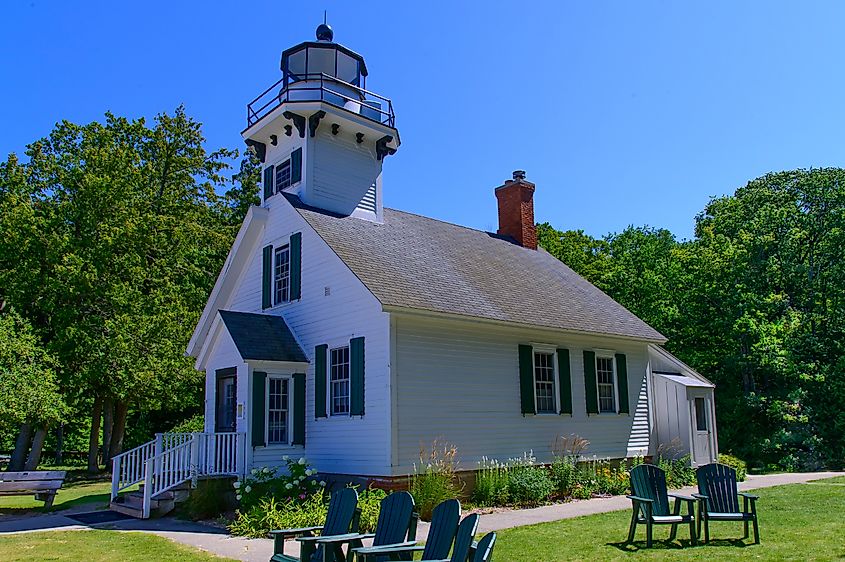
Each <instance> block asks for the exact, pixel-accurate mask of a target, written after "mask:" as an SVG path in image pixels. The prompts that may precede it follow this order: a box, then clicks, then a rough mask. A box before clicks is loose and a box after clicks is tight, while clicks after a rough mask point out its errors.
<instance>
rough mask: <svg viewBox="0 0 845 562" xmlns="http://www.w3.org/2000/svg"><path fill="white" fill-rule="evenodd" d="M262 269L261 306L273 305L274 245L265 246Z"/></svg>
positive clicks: (268, 306)
mask: <svg viewBox="0 0 845 562" xmlns="http://www.w3.org/2000/svg"><path fill="white" fill-rule="evenodd" d="M262 254H263V256H262V262H263V263H262V270H261V308H262V309H264V308H270V307H271V306H273V301H272V296H273V246H264V250H262Z"/></svg>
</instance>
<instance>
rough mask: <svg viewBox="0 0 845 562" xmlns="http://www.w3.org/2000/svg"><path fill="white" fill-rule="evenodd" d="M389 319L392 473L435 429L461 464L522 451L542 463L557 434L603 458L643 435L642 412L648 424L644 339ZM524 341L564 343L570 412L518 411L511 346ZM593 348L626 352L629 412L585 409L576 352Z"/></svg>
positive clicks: (402, 468) (405, 468)
mask: <svg viewBox="0 0 845 562" xmlns="http://www.w3.org/2000/svg"><path fill="white" fill-rule="evenodd" d="M394 323H395V326H396V327H395V333H396V336H395V337H396V342H395V360H394V373H395V375H394V376H395V381H394V384H395V385H396V412H397V414H396V415H397V430H396V433H397V436H396V443H397V444H396V449H397V450H396V457H397V458H396V460H395V461H396V464H395V466H394V474H403V473H408V472H410V471H412V470H413V466H412V465H413V463H414V462H415V461H417V462H418V455H419V449H420V446H421V445H423V446H424V445H426V444H429V443H431V442H432V441H433V440H434V439H437V438H440V439H445V440H446V441H448V442H449V443H451V444H453V445H455V446H456V447H457V448H458V456H459V458H460V460H461V463H462V467H463V468H467V469H469V468H475V467H476V463H477V462H478V461H479V460H481V458H482V457H484V456H487V457H490V458H496V459H501V460H504V459H507V458H511V457H516V456H520V455H521V454H522V453H523V452H526V451H531V450H533V452H534V453H535V455H536V456H537V458H538V459H539V460H540V461H543V462H548V461H550V460H551V451H552V446H553V443H554V441H555V438H556V437H558V436H564V437H566V436H570V435H578V436H580V437H582V438H584V439H587V440H588V441H589V442H590V445H589V447H588V448H587V450H586V451H585V452H584V454H585V455H587V456H593V455H595V456H598V457H612V458H621V457H626V456H628V455H629V443H631V442H632V441H633V442H634V443H635V444H636V445H637V447H641V446H643V444H642V440H643V439H647V438H648V431H645V432H643V431H642V426H641V424H642V423H643V422H642V417H643V416H644V417H645V423H646V424H647V423H648V421H647V418H648V405H647V404H646V403H645V401H646V399H647V398H646V397H647V393H643V391H642V389H643V381H644V379H645V378H646V372H647V369H648V354H647V346H646V344H645V343H638V342H631V341H627V340H621V339H609V338H608V339H605V338H589V337H583V336H574V335H572V336H567V335H564V334H561V333H557V332H549V331H540V330H534V329H530V328H517V327H514V328H508V327H492V326H489V325H485V324H482V323H474V322H468V321H462V320H445V319H444V320H441V319H437V320H434V319H423V318H421V317H414V316H410V315H399V314H395V315H394ZM528 343H538V344H539V343H543V344H551V345H554V346H557V347H566V348H568V349H569V350H570V364H571V369H572V370H571V372H572V401H573V415H572V416H569V415H549V414H546V415H537V416H525V417H523V416H522V414H521V413H520V401H519V365H518V355H517V349H518V345H519V344H528ZM593 348H602V349H612V350H615V351H616V352H618V353H625V354H626V355H627V361H628V377H629V384H628V388H629V394H630V396H629V401H630V404H631V407H632V411H633V412H634V415H617V414H612V415H608V414H601V415H592V416H589V417H588V416H587V414H586V404H585V390H584V366H583V353H582V352H583V350H584V349H593ZM645 447H646V448H647V444H646V445H645Z"/></svg>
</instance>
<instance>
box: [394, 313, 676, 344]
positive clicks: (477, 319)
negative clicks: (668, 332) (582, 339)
mask: <svg viewBox="0 0 845 562" xmlns="http://www.w3.org/2000/svg"><path fill="white" fill-rule="evenodd" d="M382 310H383V311H384V312H388V313H399V314H410V315H414V316H427V317H430V318H441V319H451V320H464V321H469V322H479V323H482V324H490V325H496V326H508V327H519V328H536V329H539V330H550V331H553V332H560V333H565V334H573V335H579V336H591V337H596V336H603V337H608V338H616V339H622V340H628V341H636V342H642V343H647V344H663V343H665V342H666V341H668V340H667V339H666V338H665V337H663V336H662V335H660V338H646V337H643V336H632V335H625V334H612V333H608V332H591V331H588V330H574V329H571V328H561V327H559V326H545V325H541V324H527V323H522V322H509V321H506V320H497V319H495V318H486V317H484V316H470V315H467V314H457V313H453V312H441V311H438V310H428V309H422V308H413V307H405V306H397V305H382ZM658 335H659V334H658Z"/></svg>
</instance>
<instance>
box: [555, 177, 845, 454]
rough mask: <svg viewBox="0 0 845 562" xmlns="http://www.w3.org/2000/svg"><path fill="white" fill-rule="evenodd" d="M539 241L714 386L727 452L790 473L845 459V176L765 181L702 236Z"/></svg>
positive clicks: (742, 193) (721, 201)
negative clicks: (660, 335)
mask: <svg viewBox="0 0 845 562" xmlns="http://www.w3.org/2000/svg"><path fill="white" fill-rule="evenodd" d="M538 236H539V240H540V244H541V245H542V246H543V247H544V248H546V249H547V250H548V251H549V252H551V253H552V254H554V255H555V256H557V257H559V258H560V259H562V260H563V261H564V262H566V263H567V264H569V265H570V266H571V267H573V268H574V269H575V270H576V271H578V272H579V273H581V274H582V275H584V276H585V277H586V278H587V279H589V280H590V281H592V282H593V283H595V284H596V285H598V286H599V287H600V288H601V289H603V290H604V291H606V292H607V293H608V294H610V295H611V296H612V297H614V298H615V299H616V300H618V301H619V302H620V303H622V304H623V305H625V306H626V307H628V308H629V309H630V310H632V311H633V312H634V313H636V314H637V315H639V316H640V317H642V318H643V319H645V320H646V321H648V322H649V323H650V324H652V325H653V326H654V327H655V328H657V329H658V330H660V331H661V332H662V333H663V334H664V335H666V336H667V337H668V338H669V343H668V344H667V347H669V349H670V350H672V351H673V352H674V353H676V354H677V355H678V356H679V357H681V359H683V360H684V361H686V362H687V363H689V364H690V365H691V366H693V367H694V368H696V369H697V370H698V371H700V372H701V373H702V374H704V375H705V376H707V377H708V378H710V379H711V380H713V381H714V382H715V383H716V385H717V387H716V396H717V400H716V402H717V411H718V422H719V437H720V442H721V446H722V448H724V449H727V450H733V451H735V452H736V453H738V454H740V455H741V456H744V457H747V458H748V459H750V460H752V461H753V462H755V463H757V464H764V465H774V466H779V467H782V468H813V467H818V466H822V465H829V466H842V464H843V463H845V413H843V409H842V407H841V404H842V403H843V402H845V353H843V352H845V349H843V345H844V344H845V330H843V328H845V326H844V325H843V322H845V275H843V274H845V271H843V268H845V260H843V258H844V257H845V256H843V248H845V170H841V169H835V168H825V169H810V170H795V171H790V172H781V173H773V174H767V175H765V176H763V177H761V178H758V179H755V180H753V181H751V182H749V183H748V184H747V185H746V186H744V187H742V188H740V189H738V190H737V191H736V193H735V194H734V195H732V196H728V197H720V198H715V199H713V200H711V201H710V202H709V204H708V205H707V206H706V208H705V209H704V210H703V211H702V213H701V214H699V215H698V217H696V229H695V237H694V239H692V240H687V241H677V240H675V239H674V237H673V236H672V235H671V234H670V233H669V232H667V231H665V230H658V229H652V228H633V227H629V228H627V229H626V230H624V231H623V232H621V233H619V234H611V235H608V236H606V237H604V238H602V239H593V238H591V237H589V236H586V235H585V234H584V233H583V232H559V231H556V230H554V229H553V228H552V227H551V226H549V225H547V224H544V225H539V229H538Z"/></svg>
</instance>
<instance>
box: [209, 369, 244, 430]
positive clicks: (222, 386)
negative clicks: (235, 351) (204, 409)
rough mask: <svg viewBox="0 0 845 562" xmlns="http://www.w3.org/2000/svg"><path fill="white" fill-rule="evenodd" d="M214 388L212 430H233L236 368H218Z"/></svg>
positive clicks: (235, 407)
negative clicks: (215, 386)
mask: <svg viewBox="0 0 845 562" xmlns="http://www.w3.org/2000/svg"><path fill="white" fill-rule="evenodd" d="M216 390H217V392H216V393H215V404H214V413H215V415H214V431H215V432H217V433H227V432H234V431H235V417H236V415H237V403H238V385H237V369H235V368H234V367H231V368H229V369H218V370H217V388H216Z"/></svg>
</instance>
